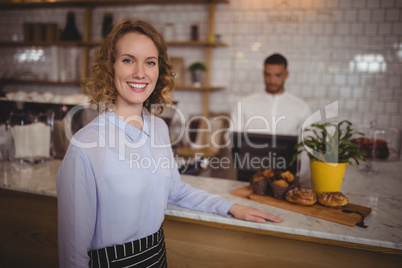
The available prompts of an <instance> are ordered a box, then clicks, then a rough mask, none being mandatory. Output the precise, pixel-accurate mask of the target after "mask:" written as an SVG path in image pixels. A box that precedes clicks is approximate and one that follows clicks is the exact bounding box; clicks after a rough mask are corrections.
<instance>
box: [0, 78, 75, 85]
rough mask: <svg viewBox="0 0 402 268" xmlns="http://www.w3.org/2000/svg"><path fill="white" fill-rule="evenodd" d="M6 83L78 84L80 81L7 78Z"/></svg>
mask: <svg viewBox="0 0 402 268" xmlns="http://www.w3.org/2000/svg"><path fill="white" fill-rule="evenodd" d="M7 83H9V84H23V85H28V84H41V85H66V86H68V85H70V86H79V85H80V81H65V82H61V81H50V80H40V79H38V80H36V79H21V80H18V79H10V80H7Z"/></svg>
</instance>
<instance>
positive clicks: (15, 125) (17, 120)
mask: <svg viewBox="0 0 402 268" xmlns="http://www.w3.org/2000/svg"><path fill="white" fill-rule="evenodd" d="M53 117H54V114H53V113H40V114H30V113H17V114H16V113H11V114H10V117H9V128H10V132H11V136H12V138H13V142H14V150H13V154H12V156H11V160H12V161H15V162H20V163H29V164H36V163H40V162H43V161H45V160H50V159H52V157H53V156H52V153H51V152H52V147H53V146H52V139H51V136H52V132H53V126H54V119H53Z"/></svg>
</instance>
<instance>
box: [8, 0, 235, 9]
mask: <svg viewBox="0 0 402 268" xmlns="http://www.w3.org/2000/svg"><path fill="white" fill-rule="evenodd" d="M210 3H212V4H218V3H230V0H118V1H110V0H104V1H102V0H92V1H89V0H86V1H77V0H72V1H70V0H64V1H63V0H62V1H51V0H49V1H43V2H25V3H1V4H0V9H23V8H56V7H95V6H127V5H130V6H132V5H176V4H210Z"/></svg>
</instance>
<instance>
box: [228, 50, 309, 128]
mask: <svg viewBox="0 0 402 268" xmlns="http://www.w3.org/2000/svg"><path fill="white" fill-rule="evenodd" d="M287 66H288V64H287V60H286V58H285V57H283V56H282V55H280V54H273V55H271V56H269V57H267V58H266V60H265V62H264V71H263V75H264V83H265V91H264V92H257V93H254V94H252V95H249V96H246V97H245V98H243V99H241V100H240V101H239V102H238V105H236V106H235V107H234V109H233V111H232V120H233V128H234V130H235V131H247V132H254V133H269V134H277V135H295V136H298V135H299V134H300V133H301V132H300V131H301V127H302V125H303V122H304V121H305V120H306V119H307V118H308V116H309V115H310V114H311V110H310V107H309V106H308V104H307V103H306V102H305V101H303V100H302V99H301V98H299V97H297V96H295V95H293V94H292V93H290V92H288V91H286V90H285V81H286V79H287V78H288V76H289V71H288V69H287Z"/></svg>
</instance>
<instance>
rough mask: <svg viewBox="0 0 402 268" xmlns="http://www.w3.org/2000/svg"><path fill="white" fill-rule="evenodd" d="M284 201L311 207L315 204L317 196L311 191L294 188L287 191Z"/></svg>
mask: <svg viewBox="0 0 402 268" xmlns="http://www.w3.org/2000/svg"><path fill="white" fill-rule="evenodd" d="M285 199H286V200H287V201H288V202H290V203H295V204H300V205H305V206H311V205H314V204H315V203H316V202H317V196H316V195H315V193H314V192H313V190H311V189H306V188H294V189H291V190H289V191H288V192H287V193H286V195H285Z"/></svg>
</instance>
